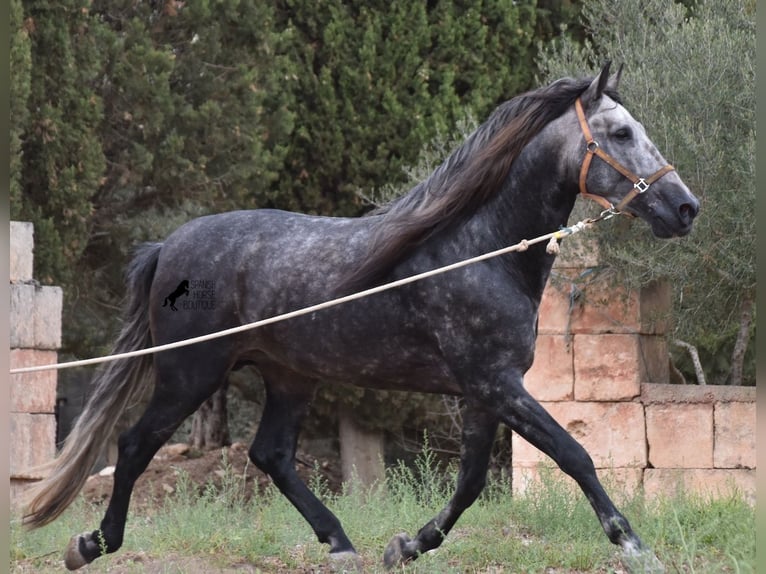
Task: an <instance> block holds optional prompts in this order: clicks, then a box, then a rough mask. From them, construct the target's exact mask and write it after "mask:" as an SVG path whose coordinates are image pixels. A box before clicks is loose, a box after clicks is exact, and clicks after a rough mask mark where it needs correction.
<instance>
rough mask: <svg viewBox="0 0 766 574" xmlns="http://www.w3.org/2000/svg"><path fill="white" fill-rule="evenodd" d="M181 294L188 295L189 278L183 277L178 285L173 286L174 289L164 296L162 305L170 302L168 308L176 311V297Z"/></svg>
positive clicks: (164, 305)
mask: <svg viewBox="0 0 766 574" xmlns="http://www.w3.org/2000/svg"><path fill="white" fill-rule="evenodd" d="M181 295H186V296H187V297H188V296H189V280H188V279H184V280H183V281H181V282H180V283H179V284H178V287H176V288H175V291H173V292H172V293H171V294H170V295H168V296H167V297H165V301H164V302H163V303H162V306H163V307H166V306H167V304H168V303H170V308H171V309H172V310H173V311H178V308H177V307H176V305H175V303H176V299H178V298H179V297H180V296H181Z"/></svg>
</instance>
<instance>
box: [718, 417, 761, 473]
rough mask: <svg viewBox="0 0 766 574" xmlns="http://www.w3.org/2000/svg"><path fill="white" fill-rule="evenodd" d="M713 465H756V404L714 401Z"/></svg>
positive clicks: (741, 466)
mask: <svg viewBox="0 0 766 574" xmlns="http://www.w3.org/2000/svg"><path fill="white" fill-rule="evenodd" d="M713 420H714V423H715V443H714V449H713V462H714V463H715V467H716V468H753V469H754V468H755V467H756V456H755V403H716V405H715V410H714V413H713Z"/></svg>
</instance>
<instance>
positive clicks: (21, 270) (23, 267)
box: [10, 221, 34, 283]
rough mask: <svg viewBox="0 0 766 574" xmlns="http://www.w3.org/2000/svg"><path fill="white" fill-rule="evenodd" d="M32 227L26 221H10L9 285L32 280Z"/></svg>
mask: <svg viewBox="0 0 766 574" xmlns="http://www.w3.org/2000/svg"><path fill="white" fill-rule="evenodd" d="M33 253H34V226H33V225H32V224H31V223H30V222H28V221H11V253H10V267H11V269H10V271H11V283H16V282H20V281H31V280H32V269H33V263H34V256H33Z"/></svg>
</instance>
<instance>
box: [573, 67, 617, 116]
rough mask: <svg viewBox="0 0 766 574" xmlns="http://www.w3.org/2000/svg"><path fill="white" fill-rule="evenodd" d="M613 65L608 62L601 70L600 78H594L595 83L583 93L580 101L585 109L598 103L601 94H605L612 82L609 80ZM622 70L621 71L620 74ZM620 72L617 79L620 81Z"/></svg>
mask: <svg viewBox="0 0 766 574" xmlns="http://www.w3.org/2000/svg"><path fill="white" fill-rule="evenodd" d="M611 64H612V62H611V60H607V61H606V63H605V64H604V67H603V68H601V72H599V74H598V76H596V77H595V78H593V81H592V82H591V83H590V86H588V87H587V88H586V90H585V91H584V92H583V93H582V95H581V96H580V100H582V104H583V106H584V107H588V105H589V104H591V103H593V102H596V101H598V99H599V98H600V97H601V94H603V93H604V90H605V89H606V87H607V84H608V83H609V81H610V78H609V66H610V65H611ZM621 71H622V69H620V72H621ZM620 72H618V73H617V75H616V76H617V79H618V80H619V75H620Z"/></svg>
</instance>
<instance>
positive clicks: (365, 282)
mask: <svg viewBox="0 0 766 574" xmlns="http://www.w3.org/2000/svg"><path fill="white" fill-rule="evenodd" d="M592 80H593V78H582V79H573V78H562V79H560V80H557V81H555V82H553V83H552V84H550V85H548V86H545V87H543V88H539V89H536V90H531V91H529V92H526V93H523V94H521V95H519V96H516V97H514V98H513V99H511V100H508V101H506V102H504V103H503V104H501V105H500V106H498V107H497V108H496V109H495V111H494V112H492V114H491V115H490V116H489V118H488V119H487V121H485V122H484V123H483V124H482V125H480V126H479V127H478V128H477V129H476V130H475V131H474V132H473V133H472V134H471V135H470V136H468V138H467V139H466V141H465V142H464V143H463V145H461V146H460V147H459V148H458V149H456V150H455V151H454V152H453V153H452V154H451V155H450V156H449V157H448V158H447V159H446V160H445V161H444V162H443V163H442V164H441V165H440V166H439V167H437V168H436V169H435V170H434V171H433V173H431V175H430V176H428V178H426V179H425V180H423V181H422V182H420V183H419V184H418V185H416V186H415V187H413V188H412V189H411V190H410V191H409V192H408V193H406V194H405V195H403V196H401V197H399V198H397V199H395V200H394V201H392V202H391V203H389V204H388V205H385V206H383V207H381V208H379V209H377V210H375V211H373V212H371V214H370V215H378V216H379V220H378V221H377V222H376V223H375V225H376V229H375V231H374V234H373V239H372V241H371V243H370V246H369V249H368V254H367V256H366V258H365V259H364V260H363V261H362V263H361V265H360V266H358V267H357V268H356V269H355V270H354V271H353V272H352V273H351V274H350V275H348V276H347V277H346V278H345V280H344V281H343V282H342V286H341V290H343V291H347V290H351V289H354V288H364V287H368V286H370V285H371V284H372V283H374V282H375V281H377V280H379V279H380V278H381V276H382V275H383V274H384V273H386V272H387V271H389V270H390V269H391V268H392V267H393V266H394V265H396V263H398V262H399V261H400V260H401V259H402V258H403V257H404V256H405V255H406V254H407V253H408V252H409V251H410V250H411V249H412V248H414V247H415V246H417V245H418V244H419V243H420V242H422V241H423V240H425V239H426V238H427V237H429V236H430V235H432V234H433V233H435V232H437V231H439V230H441V229H443V228H445V227H446V226H448V225H449V224H450V223H451V222H454V221H455V220H457V219H459V218H461V217H465V216H467V215H470V214H471V213H473V212H474V211H475V210H476V208H478V207H479V206H480V205H482V204H483V203H485V202H486V201H487V200H488V199H490V198H491V197H492V196H493V195H494V194H495V193H496V192H497V191H498V190H499V189H500V188H501V185H502V183H503V181H504V180H505V178H506V177H507V175H508V172H509V170H510V168H511V165H512V164H513V162H514V160H515V159H516V158H517V157H518V155H519V154H520V153H521V151H522V150H523V149H524V147H525V146H526V145H527V144H528V143H529V141H530V140H531V139H532V138H533V137H534V136H535V135H537V134H538V133H539V132H540V130H542V129H543V128H544V127H545V126H546V125H547V124H548V123H550V122H551V121H553V120H554V119H556V118H558V117H559V116H560V115H561V114H563V113H564V112H565V111H566V110H567V109H568V108H569V107H570V106H572V105H574V102H575V100H576V99H577V98H578V97H579V96H580V95H581V94H582V93H583V92H584V91H585V90H586V89H587V87H588V86H589V85H590V83H591V82H592ZM608 95H609V96H610V97H612V98H613V99H615V100H617V101H620V100H619V96H618V95H617V94H616V93H613V92H611V91H610V92H608Z"/></svg>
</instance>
